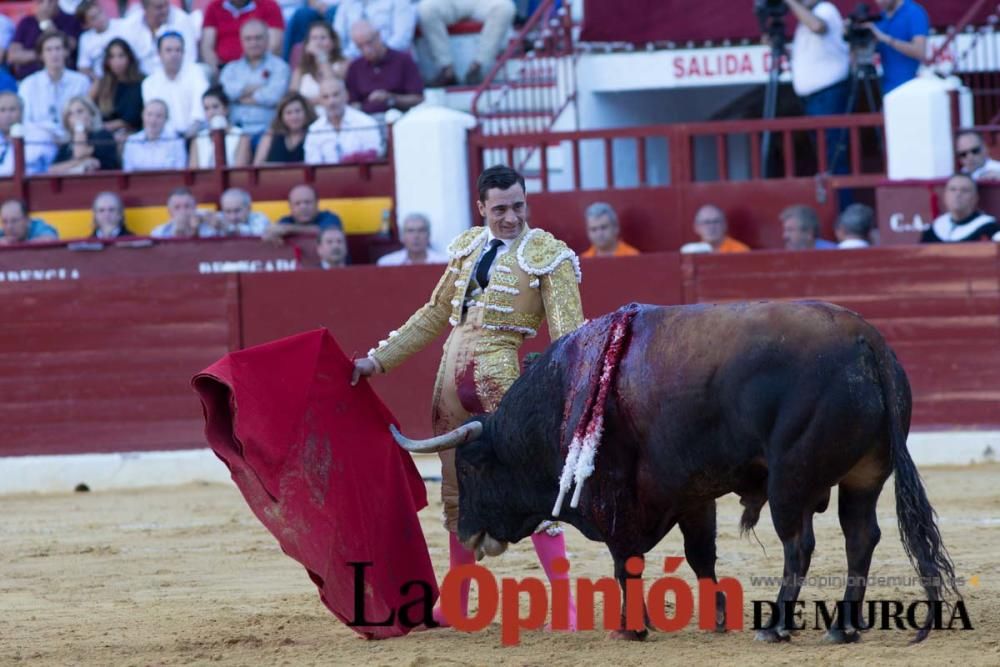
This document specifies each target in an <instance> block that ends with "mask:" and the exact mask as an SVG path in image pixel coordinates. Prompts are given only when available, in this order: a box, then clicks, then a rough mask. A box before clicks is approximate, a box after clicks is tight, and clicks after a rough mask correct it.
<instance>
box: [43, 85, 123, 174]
mask: <svg viewBox="0 0 1000 667" xmlns="http://www.w3.org/2000/svg"><path fill="white" fill-rule="evenodd" d="M62 122H63V127H65V128H66V132H67V134H68V135H69V141H68V142H66V143H65V144H63V145H62V146H60V147H59V151H58V152H57V153H56V160H55V162H54V163H53V164H52V166H51V167H49V173H51V174H82V173H88V172H91V171H98V170H100V169H121V161H120V160H119V159H118V145H117V143H116V142H115V138H114V136H112V134H111V133H110V132H108V131H107V130H106V129H104V123H103V122H102V121H101V112H100V110H99V109H98V108H97V105H96V104H94V102H93V101H92V100H91V99H90V98H89V97H87V96H85V95H77V96H75V97H71V98H70V100H69V102H67V103H66V108H65V109H63V114H62Z"/></svg>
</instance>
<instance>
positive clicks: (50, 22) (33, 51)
mask: <svg viewBox="0 0 1000 667" xmlns="http://www.w3.org/2000/svg"><path fill="white" fill-rule="evenodd" d="M42 26H45V27H44V28H43V27H42ZM53 31H59V32H62V33H63V34H64V35H66V37H67V40H66V50H67V55H68V52H69V51H72V50H73V48H74V47H75V46H76V38H77V36H79V34H80V23H79V21H77V20H76V17H75V16H71V15H70V14H67V13H66V12H64V11H62V10H61V9H59V2H58V0H35V12H34V14H28V15H27V16H24V17H23V18H22V19H21V20H20V21H18V22H17V28H16V29H15V30H14V37H13V38H12V39H11V42H10V46H9V47H8V48H7V64H8V65H9V66H10V68H11V73H12V74H13V75H14V78H16V79H18V80H20V79H23V78H25V77H27V76H28V75H29V74H34V73H35V72H37V71H38V70H40V69H42V67H43V64H42V55H41V51H40V50H39V48H38V46H39V44H38V40H39V38H40V37H41V36H42V35H43V34H44V33H46V32H53Z"/></svg>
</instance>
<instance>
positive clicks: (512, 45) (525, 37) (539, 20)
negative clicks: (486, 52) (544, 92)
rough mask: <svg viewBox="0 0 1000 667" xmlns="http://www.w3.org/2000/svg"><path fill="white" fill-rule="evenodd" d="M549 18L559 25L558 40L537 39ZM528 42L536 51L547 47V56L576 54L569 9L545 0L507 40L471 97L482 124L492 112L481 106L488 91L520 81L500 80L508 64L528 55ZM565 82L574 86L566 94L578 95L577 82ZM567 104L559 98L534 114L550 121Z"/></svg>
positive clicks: (475, 114) (557, 28) (474, 113)
mask: <svg viewBox="0 0 1000 667" xmlns="http://www.w3.org/2000/svg"><path fill="white" fill-rule="evenodd" d="M553 15H557V16H558V18H556V19H552V17H553ZM549 20H553V22H554V23H553V27H554V28H556V30H555V35H556V37H557V38H558V39H555V40H547V41H542V40H537V39H536V36H535V33H536V32H538V31H539V30H541V29H543V28H544V22H546V21H549ZM560 33H561V34H560ZM553 42H554V44H553ZM526 45H529V46H531V47H532V49H535V52H536V53H537V49H538V48H542V49H545V50H547V51H548V52H547V53H545V55H547V56H552V57H564V56H572V55H573V54H574V53H575V49H574V45H573V38H572V23H571V21H570V20H569V10H568V8H567V7H565V6H563V7H560V8H559V9H558V10H557V9H556V0H543V2H542V3H541V4H540V5H539V7H538V8H537V9H536V10H535V12H534V14H532V15H531V17H530V18H529V19H528V20H527V21H526V22H525V24H524V25H523V26H522V27H521V29H520V30H519V31H518V33H517V35H516V36H515V37H514V39H512V40H510V41H509V42H508V44H507V48H506V49H504V51H503V53H502V54H501V55H500V56H499V57H498V58H497V59H496V61H495V62H494V63H493V67H492V68H491V69H490V70H489V72H488V73H487V75H486V77H485V78H484V79H483V81H482V83H481V84H479V86H478V87H477V88H476V91H475V93H474V94H473V96H472V102H471V104H470V108H471V110H472V114H473V115H474V116H476V118H477V120H479V121H480V123H482V121H483V119H484V118H485V117H486V115H487V114H488V113H490V112H488V111H486V110H483V109H481V108H480V107H481V102H482V100H483V96H484V95H486V94H487V93H489V92H492V91H495V90H497V89H498V88H500V87H502V86H503V85H504V84H505V83H506V84H508V85H510V84H514V85H516V84H517V83H518V82H504V81H502V80H501V79H500V75H501V73H502V72H504V71H505V69H506V67H507V64H508V63H509V62H510V61H511V60H513V59H515V58H519V57H521V56H523V55H524V54H525V52H526V51H527V49H525V46H526ZM553 45H554V46H555V48H554V49H553V48H552V47H553ZM571 78H572V77H571ZM566 83H567V85H570V86H571V90H570V91H569V93H568V95H567V97H568V98H569V99H570V100H572V98H573V97H574V96H575V95H576V90H575V85H572V84H573V83H574V82H572V81H570V82H566ZM529 85H530V82H529ZM567 103H568V102H567V100H560V101H557V103H556V104H554V105H553V108H552V109H544V110H541V111H538V112H535V113H537V114H540V115H545V116H549V121H550V122H552V121H554V120H555V118H556V117H557V116H558V113H559V112H560V111H561V110H562V109H563V108H565V106H566V104H567Z"/></svg>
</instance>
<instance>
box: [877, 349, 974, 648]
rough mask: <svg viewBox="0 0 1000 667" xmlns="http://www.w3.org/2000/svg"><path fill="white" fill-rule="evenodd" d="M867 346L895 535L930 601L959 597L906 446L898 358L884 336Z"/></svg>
mask: <svg viewBox="0 0 1000 667" xmlns="http://www.w3.org/2000/svg"><path fill="white" fill-rule="evenodd" d="M869 347H870V348H871V350H872V352H873V353H874V355H875V359H876V360H877V364H878V374H879V381H880V384H881V385H882V394H883V399H884V401H885V405H886V410H887V411H888V416H889V425H888V426H889V447H890V452H891V459H892V470H893V474H894V478H895V487H896V519H897V521H898V523H899V534H900V537H901V538H902V542H903V549H904V551H906V555H907V557H908V558H909V559H910V562H911V563H912V564H913V567H914V568H915V569H916V570H917V573H918V574H919V575H920V577H921V581H922V583H923V587H924V590H925V591H926V592H927V597H928V600H930V601H931V602H932V604H933V603H934V602H936V601H939V602H940V603H943V602H944V599H945V595H946V594H947V593H948V592H951V593H953V594H954V595H955V596H956V597H958V598H961V593H959V592H958V587H957V585H956V583H955V566H954V565H953V564H952V561H951V556H949V555H948V550H947V548H945V546H944V542H943V541H942V539H941V533H940V531H939V530H938V527H937V512H935V511H934V508H933V507H931V504H930V501H929V500H928V499H927V493H926V491H925V490H924V485H923V482H922V481H921V480H920V474H919V473H918V472H917V467H916V466H915V465H914V463H913V459H912V458H910V452H909V451H908V450H907V448H906V435H907V432H908V431H909V424H908V423H907V424H904V423H903V421H904V410H903V406H902V405H901V402H902V401H903V400H904V399H906V400H908V398H909V393H910V392H909V386H908V385H906V384H905V382H906V380H905V376H903V383H904V385H903V386H900V382H899V381H898V379H897V371H898V370H900V369H899V365H898V362H897V361H896V357H895V355H894V354H893V352H892V350H890V349H889V346H888V344H886V343H885V341H884V340H881V339H876V340H875V341H869ZM931 622H932V613H931V611H930V610H929V611H928V614H927V620H926V621H925V623H924V626H923V627H922V628H921V629H920V631H919V632H918V633H917V636H916V638H915V639H914V643H916V642H919V641H923V640H924V639H925V638H926V637H927V635H928V633H929V632H930V630H931Z"/></svg>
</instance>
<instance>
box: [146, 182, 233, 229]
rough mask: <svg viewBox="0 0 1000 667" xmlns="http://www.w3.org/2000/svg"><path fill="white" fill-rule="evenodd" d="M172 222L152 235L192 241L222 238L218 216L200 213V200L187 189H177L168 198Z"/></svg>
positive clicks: (162, 226) (212, 213)
mask: <svg viewBox="0 0 1000 667" xmlns="http://www.w3.org/2000/svg"><path fill="white" fill-rule="evenodd" d="M167 212H168V213H170V220H167V221H166V222H165V223H163V224H162V225H160V226H159V227H156V228H155V229H154V230H153V233H152V234H150V236H152V237H153V238H154V239H191V238H209V237H214V236H220V233H219V221H218V216H216V215H215V213H214V212H212V211H199V210H198V200H197V199H195V197H194V193H193V192H191V191H190V190H188V189H187V188H177V189H176V190H174V191H173V192H171V193H170V196H169V197H167Z"/></svg>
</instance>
